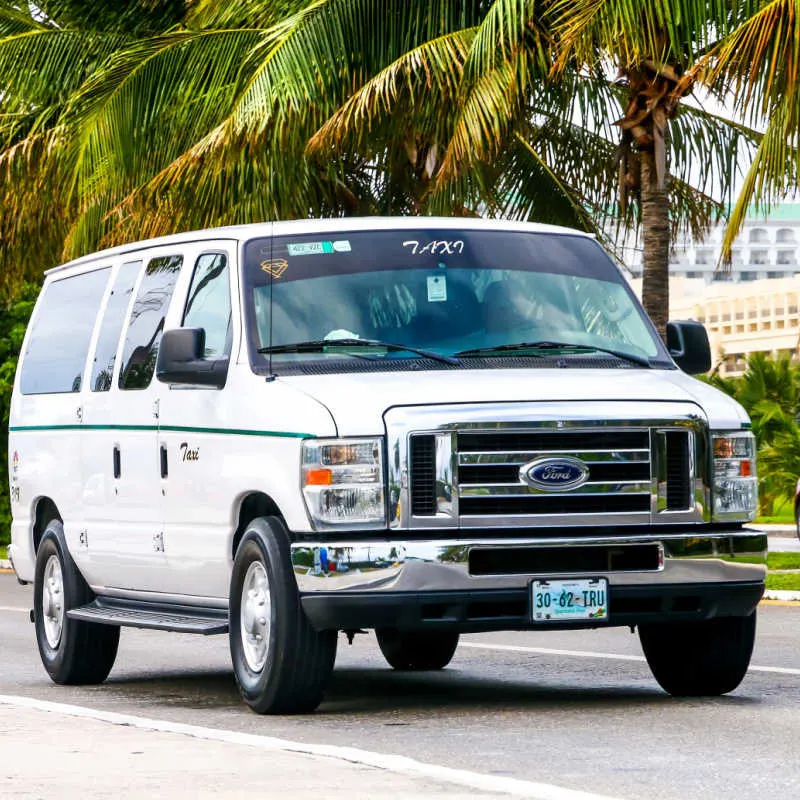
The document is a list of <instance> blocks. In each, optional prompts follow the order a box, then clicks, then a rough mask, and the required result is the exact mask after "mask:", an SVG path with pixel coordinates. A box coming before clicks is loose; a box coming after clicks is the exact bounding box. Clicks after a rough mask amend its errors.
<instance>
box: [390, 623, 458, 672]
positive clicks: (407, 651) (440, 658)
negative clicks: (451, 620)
mask: <svg viewBox="0 0 800 800" xmlns="http://www.w3.org/2000/svg"><path fill="white" fill-rule="evenodd" d="M375 635H376V636H377V638H378V646H379V647H380V648H381V652H382V653H383V657H384V658H385V659H386V660H387V661H388V662H389V665H390V666H391V667H394V669H399V670H429V669H444V667H446V666H447V665H448V664H449V663H450V660H451V659H452V658H453V655H454V654H455V652H456V647H458V634H457V633H450V632H448V631H398V630H397V629H396V628H379V629H378V630H376V631H375Z"/></svg>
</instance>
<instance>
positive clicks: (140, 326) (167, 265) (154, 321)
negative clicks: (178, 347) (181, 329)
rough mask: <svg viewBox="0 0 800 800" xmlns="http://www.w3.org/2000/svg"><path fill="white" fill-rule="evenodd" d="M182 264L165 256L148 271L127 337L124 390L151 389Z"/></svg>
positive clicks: (122, 376) (122, 374)
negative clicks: (166, 320)
mask: <svg viewBox="0 0 800 800" xmlns="http://www.w3.org/2000/svg"><path fill="white" fill-rule="evenodd" d="M182 263H183V256H162V257H160V258H154V259H153V260H152V261H150V262H149V263H148V265H147V268H146V269H145V272H144V275H143V276H142V282H141V284H139V292H138V294H137V295H136V300H135V302H134V304H133V310H132V311H131V321H130V323H129V324H128V332H127V334H126V335H125V347H124V348H123V350H122V370H121V372H120V374H119V387H120V389H146V388H147V387H148V386H149V385H150V381H151V379H152V377H153V373H154V372H155V369H156V357H157V356H158V345H159V342H160V341H161V333H162V332H163V330H164V318H165V317H166V314H167V308H168V307H169V301H170V298H171V297H172V290H173V289H174V288H175V281H176V280H177V279H178V273H179V272H180V270H181V264H182Z"/></svg>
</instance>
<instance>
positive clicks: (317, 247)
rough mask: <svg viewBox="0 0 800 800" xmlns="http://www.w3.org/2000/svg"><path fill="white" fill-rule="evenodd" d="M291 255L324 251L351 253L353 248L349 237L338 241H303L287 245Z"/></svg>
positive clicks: (309, 254)
mask: <svg viewBox="0 0 800 800" xmlns="http://www.w3.org/2000/svg"><path fill="white" fill-rule="evenodd" d="M286 249H287V250H288V251H289V255H290V256H316V255H320V254H322V253H349V252H350V250H351V249H352V248H351V247H350V242H349V241H348V240H347V239H342V240H340V241H338V242H302V243H300V244H289V245H287V246H286Z"/></svg>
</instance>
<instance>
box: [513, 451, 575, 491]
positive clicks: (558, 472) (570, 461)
mask: <svg viewBox="0 0 800 800" xmlns="http://www.w3.org/2000/svg"><path fill="white" fill-rule="evenodd" d="M519 477H520V479H521V480H523V481H524V482H525V483H527V484H528V485H529V486H533V488H534V489H540V490H541V491H543V492H564V491H569V490H570V489H577V488H578V487H579V486H583V484H584V483H586V481H587V480H588V479H589V467H588V466H587V465H586V464H584V463H583V461H581V460H580V459H579V458H571V457H569V456H554V457H547V458H537V459H536V460H535V461H530V462H529V463H527V464H523V465H522V466H521V467H520V469H519Z"/></svg>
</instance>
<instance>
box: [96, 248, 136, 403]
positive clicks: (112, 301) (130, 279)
mask: <svg viewBox="0 0 800 800" xmlns="http://www.w3.org/2000/svg"><path fill="white" fill-rule="evenodd" d="M141 267H142V262H141V261H129V262H128V263H127V264H123V265H122V266H121V267H120V268H119V272H117V277H116V280H115V281H114V286H113V287H112V289H111V294H110V295H109V297H108V302H107V303H106V310H105V312H104V313H103V321H102V323H101V324H100V334H99V336H98V339H97V347H96V348H95V351H94V363H93V365H92V382H91V387H90V388H91V390H92V391H93V392H107V391H108V390H109V389H110V388H111V376H112V375H113V374H114V362H115V360H116V358H117V346H118V345H119V335H120V333H122V326H123V325H124V323H125V311H126V310H127V309H128V304H129V303H130V299H131V294H132V293H133V287H134V286H135V284H136V278H137V277H138V275H139V270H140V269H141Z"/></svg>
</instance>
